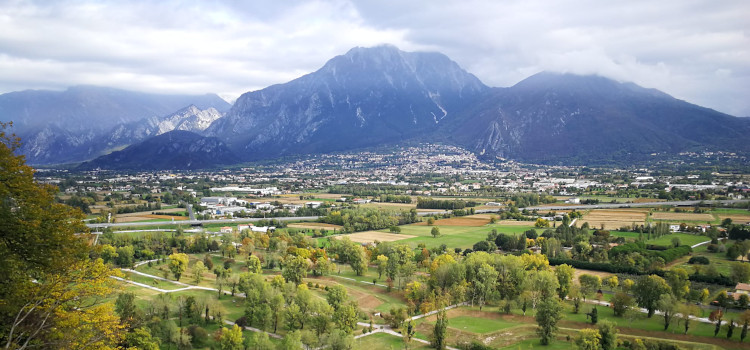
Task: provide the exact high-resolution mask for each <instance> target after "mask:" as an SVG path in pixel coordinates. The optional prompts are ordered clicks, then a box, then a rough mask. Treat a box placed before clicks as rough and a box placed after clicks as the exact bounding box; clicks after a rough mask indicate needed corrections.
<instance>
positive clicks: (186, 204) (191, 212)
mask: <svg viewBox="0 0 750 350" xmlns="http://www.w3.org/2000/svg"><path fill="white" fill-rule="evenodd" d="M185 206H186V207H187V212H188V216H190V220H195V214H193V205H192V204H190V203H185Z"/></svg>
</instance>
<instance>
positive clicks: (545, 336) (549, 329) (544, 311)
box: [536, 297, 563, 345]
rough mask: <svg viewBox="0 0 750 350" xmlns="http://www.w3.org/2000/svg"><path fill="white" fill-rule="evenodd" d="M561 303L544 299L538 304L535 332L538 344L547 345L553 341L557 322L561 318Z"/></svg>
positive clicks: (554, 299) (552, 299)
mask: <svg viewBox="0 0 750 350" xmlns="http://www.w3.org/2000/svg"><path fill="white" fill-rule="evenodd" d="M562 310H563V306H562V303H561V302H560V301H559V300H558V299H557V298H554V297H553V298H546V299H543V300H542V302H541V303H539V307H538V309H537V312H536V323H537V329H536V332H537V334H538V335H539V338H540V340H539V341H540V343H541V344H542V345H548V344H549V343H550V342H551V341H552V339H554V336H555V331H556V330H557V322H558V321H560V319H561V318H562Z"/></svg>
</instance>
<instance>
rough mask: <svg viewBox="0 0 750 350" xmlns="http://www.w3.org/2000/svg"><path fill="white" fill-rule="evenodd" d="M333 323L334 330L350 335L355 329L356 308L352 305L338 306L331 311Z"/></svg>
mask: <svg viewBox="0 0 750 350" xmlns="http://www.w3.org/2000/svg"><path fill="white" fill-rule="evenodd" d="M333 323H334V324H335V325H336V329H340V330H342V331H344V332H345V333H346V334H352V332H354V328H356V327H357V307H356V306H355V305H352V304H346V305H342V306H339V308H338V309H335V310H334V311H333Z"/></svg>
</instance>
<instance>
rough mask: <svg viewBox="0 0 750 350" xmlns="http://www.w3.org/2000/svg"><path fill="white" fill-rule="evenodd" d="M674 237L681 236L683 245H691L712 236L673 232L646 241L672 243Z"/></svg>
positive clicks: (658, 243)
mask: <svg viewBox="0 0 750 350" xmlns="http://www.w3.org/2000/svg"><path fill="white" fill-rule="evenodd" d="M674 238H679V239H680V244H681V245H689V246H692V245H695V244H698V243H701V242H706V241H710V240H711V239H710V238H708V237H706V236H699V235H693V234H689V233H672V234H669V235H664V236H661V237H659V238H656V239H650V240H648V241H646V243H648V244H656V245H672V239H674Z"/></svg>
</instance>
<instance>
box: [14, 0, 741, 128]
mask: <svg viewBox="0 0 750 350" xmlns="http://www.w3.org/2000/svg"><path fill="white" fill-rule="evenodd" d="M748 27H750V1H748V0H736V1H721V0H719V1H717V0H712V1H691V0H660V1H653V0H648V1H625V0H623V1H601V0H580V1H557V0H548V1H529V0H523V1H508V0H503V1H499V0H476V1H472V0H460V1H439V0H430V1H423V0H408V1H404V0H372V1H343V0H342V1H288V0H261V1H257V0H253V1H219V0H215V1H208V0H195V1H169V0H166V1H63V0H61V1H52V0H49V1H15V0H0V93H4V92H9V91H17V90H25V89H63V88H65V87H67V86H71V85H80V84H89V85H101V86H112V87H119V88H125V89H130V90H140V91H149V92H160V93H207V92H215V93H218V94H220V95H221V96H224V97H229V98H235V97H237V96H238V95H240V94H241V93H243V92H246V91H251V90H257V89H261V88H263V87H266V86H268V85H271V84H277V83H284V82H286V81H289V80H291V79H294V78H296V77H299V76H301V75H303V74H306V73H309V72H312V71H314V70H316V69H318V68H320V67H321V66H322V65H323V64H324V63H325V62H326V61H327V60H329V59H330V58H332V57H334V56H336V55H340V54H343V53H345V52H346V51H348V50H349V49H350V48H352V47H355V46H365V47H368V46H374V45H378V44H382V43H390V44H393V45H396V46H398V47H399V48H401V49H402V50H406V51H439V52H442V53H444V54H446V55H448V56H449V57H451V58H452V59H453V60H455V61H457V62H458V63H459V64H460V65H461V66H462V67H463V68H464V69H466V70H467V71H469V72H471V73H473V74H474V75H476V76H477V77H478V78H479V79H481V80H482V81H483V82H484V83H485V84H487V85H490V86H498V87H505V86H511V85H513V84H515V83H517V82H518V81H520V80H522V79H524V78H526V77H528V76H529V75H532V74H534V73H537V72H539V71H543V70H550V71H560V72H573V73H581V74H594V73H596V74H600V75H603V76H607V77H610V78H614V79H617V80H622V81H633V82H635V83H637V84H640V85H642V86H644V87H653V88H657V89H660V90H662V91H664V92H667V93H669V94H671V95H672V96H675V97H677V98H680V99H684V100H687V101H689V102H692V103H696V104H699V105H703V106H706V107H710V108H714V109H716V110H719V111H722V112H725V113H729V114H733V115H737V116H750V39H749V38H748V36H749V35H750V31H749V30H748V29H749V28H748Z"/></svg>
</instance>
